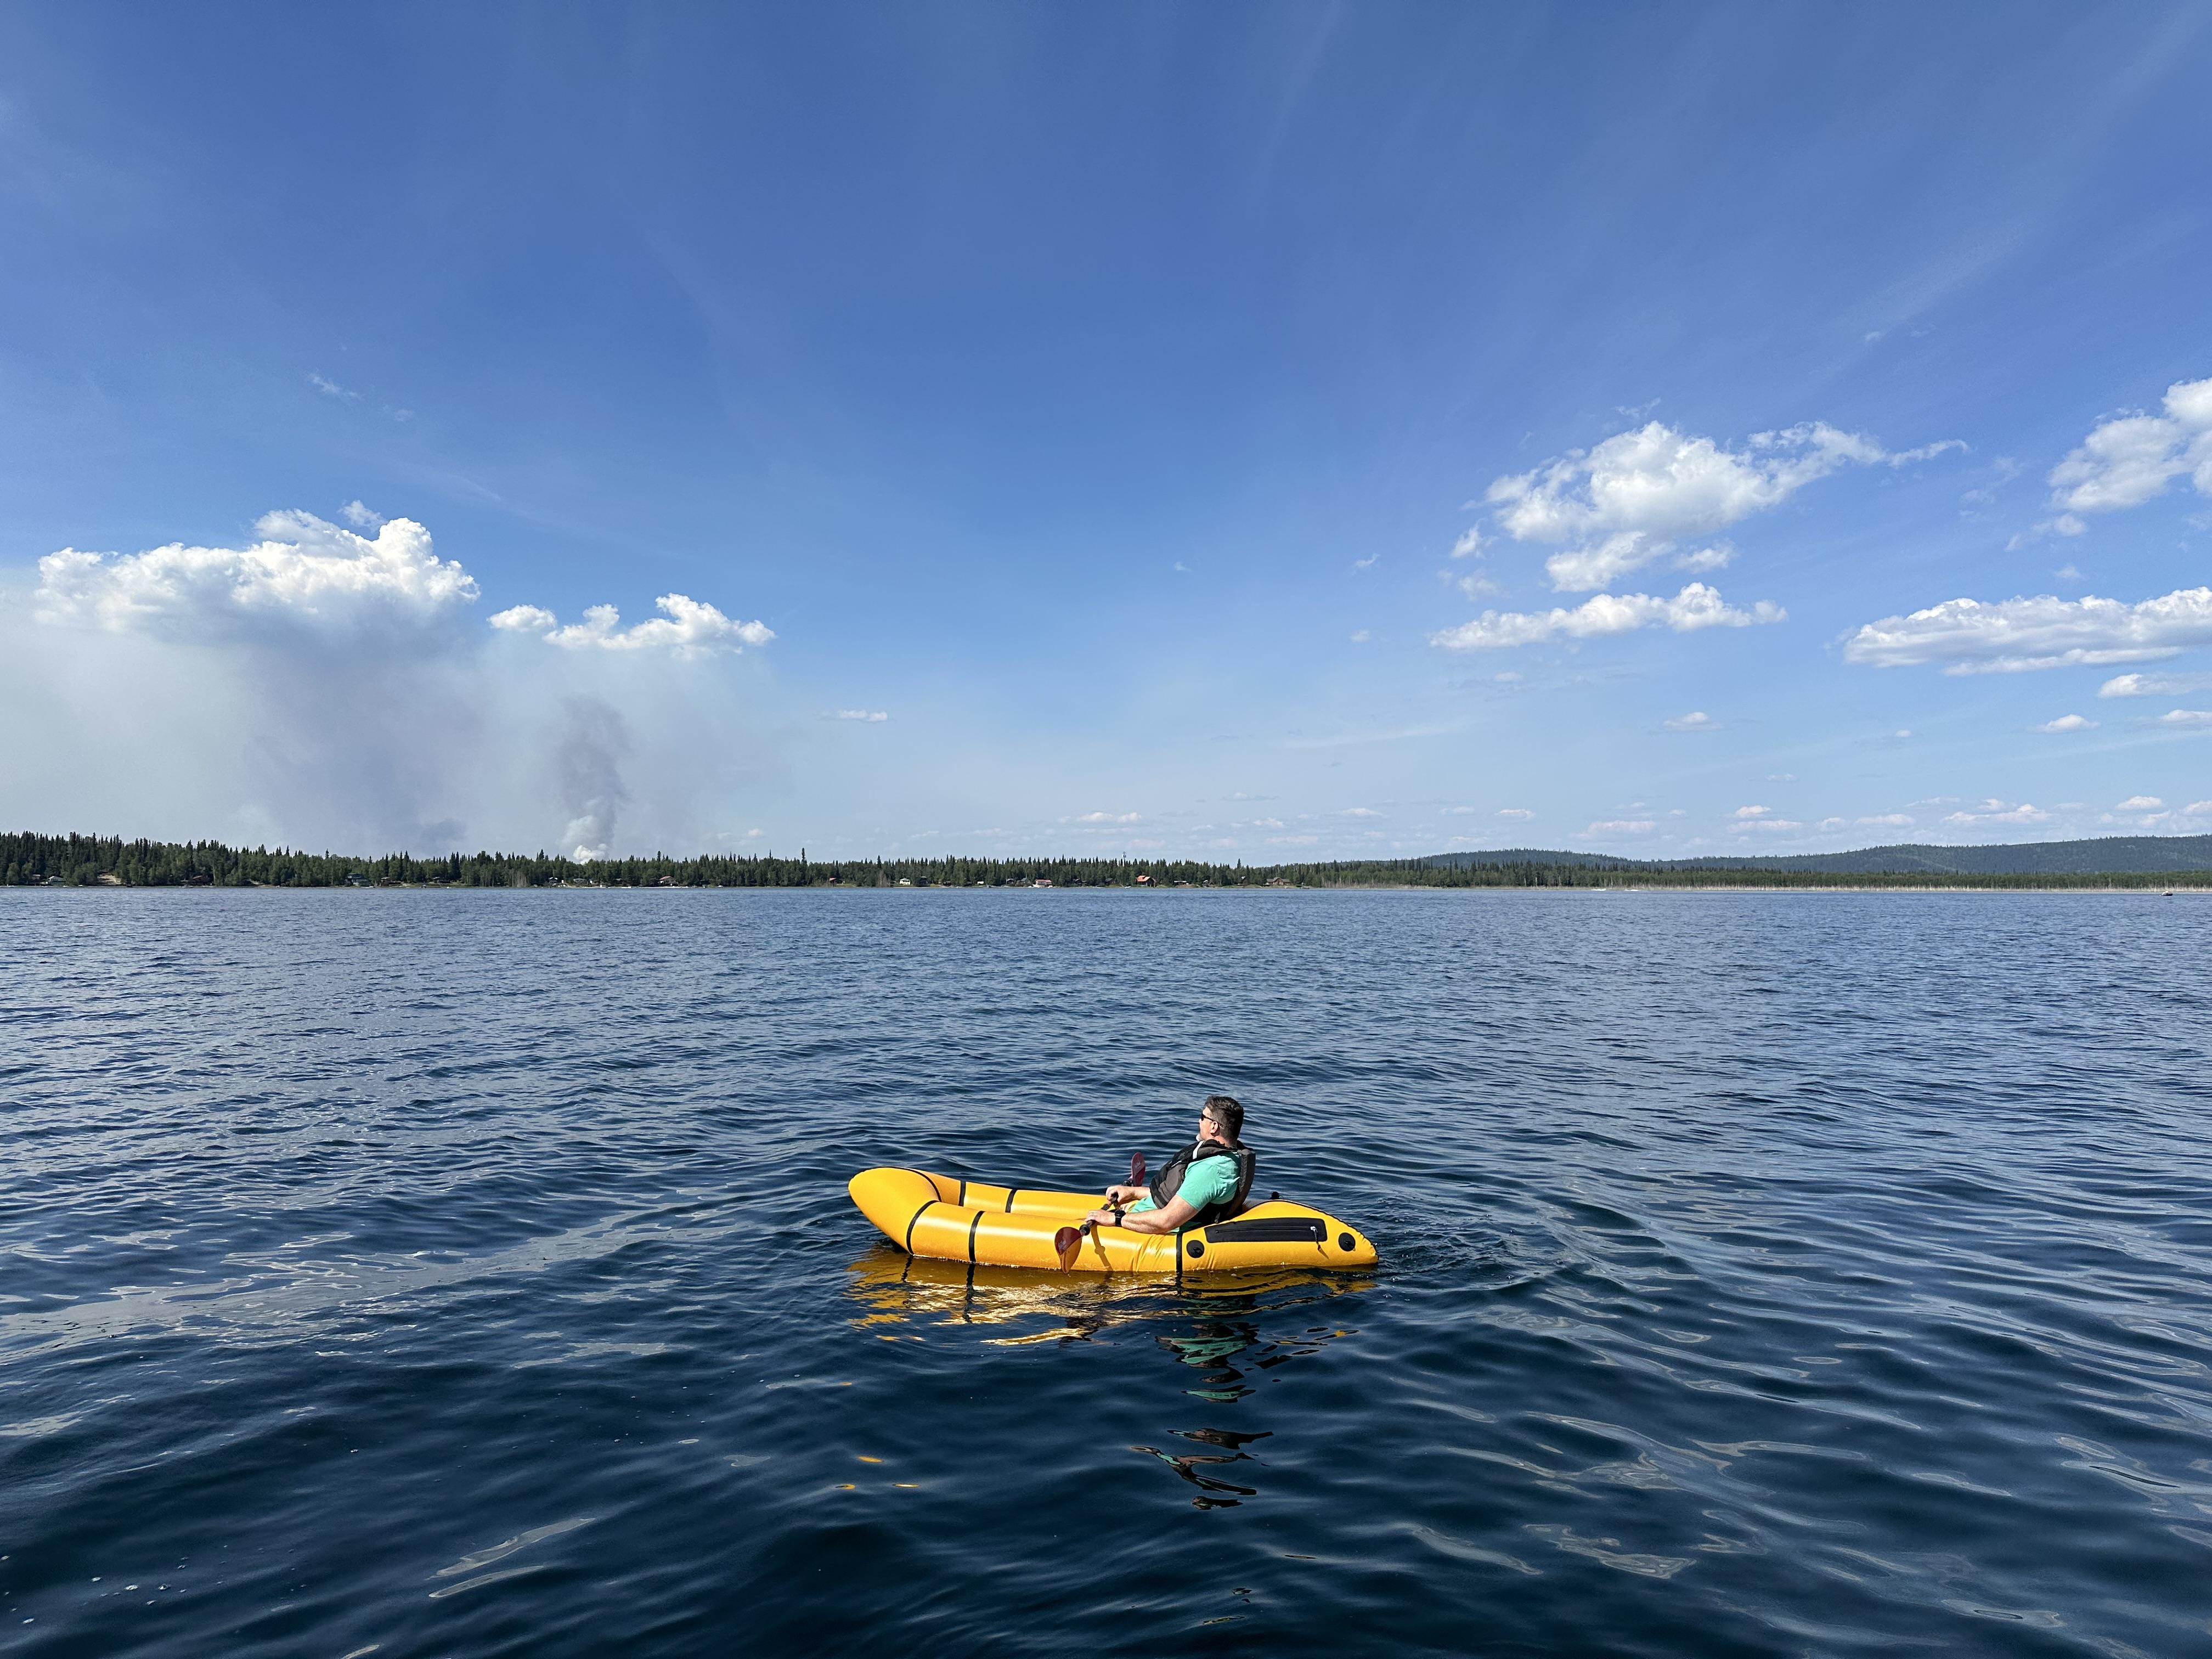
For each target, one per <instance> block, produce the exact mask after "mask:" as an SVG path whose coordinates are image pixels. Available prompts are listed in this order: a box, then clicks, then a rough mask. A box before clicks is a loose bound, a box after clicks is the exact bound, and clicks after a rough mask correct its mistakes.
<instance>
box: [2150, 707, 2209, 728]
mask: <svg viewBox="0 0 2212 1659" xmlns="http://www.w3.org/2000/svg"><path fill="white" fill-rule="evenodd" d="M2158 723H2159V724H2160V726H2212V708H2175V709H2170V710H2168V711H2167V712H2166V713H2165V714H2160V716H2159V717H2158Z"/></svg>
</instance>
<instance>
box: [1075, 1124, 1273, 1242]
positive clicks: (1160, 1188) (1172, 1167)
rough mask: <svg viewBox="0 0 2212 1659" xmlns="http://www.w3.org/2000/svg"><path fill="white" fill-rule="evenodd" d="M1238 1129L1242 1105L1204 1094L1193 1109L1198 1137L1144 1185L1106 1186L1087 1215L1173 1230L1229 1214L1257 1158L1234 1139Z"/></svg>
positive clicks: (1137, 1228)
mask: <svg viewBox="0 0 2212 1659" xmlns="http://www.w3.org/2000/svg"><path fill="white" fill-rule="evenodd" d="M1243 1128H1244V1109H1243V1107H1242V1106H1240V1105H1238V1104H1237V1103H1236V1101H1234V1100H1232V1099H1231V1097H1229V1096H1227V1095H1208V1096H1207V1097H1206V1103H1205V1104H1204V1105H1203V1106H1201V1107H1200V1108H1199V1110H1198V1139H1196V1140H1194V1141H1192V1142H1191V1143H1190V1145H1189V1146H1186V1147H1184V1148H1183V1149H1182V1151H1181V1152H1177V1153H1176V1155H1175V1156H1174V1157H1173V1158H1170V1159H1169V1160H1168V1163H1167V1167H1166V1168H1165V1169H1164V1170H1161V1171H1160V1172H1159V1174H1158V1175H1157V1176H1153V1177H1152V1181H1151V1182H1150V1183H1149V1185H1147V1186H1143V1187H1109V1188H1107V1189H1106V1203H1107V1206H1108V1207H1106V1208H1104V1209H1102V1210H1093V1211H1091V1214H1090V1217H1089V1219H1091V1221H1094V1222H1097V1223H1098V1224H1099V1225H1108V1226H1115V1227H1125V1228H1127V1230H1128V1231H1131V1232H1133V1233H1179V1232H1181V1231H1183V1230H1184V1229H1185V1228H1187V1227H1203V1226H1206V1225H1208V1224H1210V1223H1212V1222H1216V1221H1222V1220H1225V1219H1227V1218H1229V1217H1231V1216H1232V1215H1235V1214H1236V1213H1237V1212H1238V1211H1239V1210H1241V1209H1243V1207H1244V1195H1245V1194H1247V1193H1249V1192H1250V1191H1251V1190H1252V1172H1253V1170H1254V1168H1255V1164H1256V1161H1257V1160H1256V1159H1255V1156H1254V1154H1253V1152H1252V1150H1251V1148H1249V1146H1245V1145H1244V1144H1243V1141H1242V1140H1241V1139H1239V1136H1240V1135H1241V1134H1242V1133H1243Z"/></svg>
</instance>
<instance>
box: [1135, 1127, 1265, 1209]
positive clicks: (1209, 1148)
mask: <svg viewBox="0 0 2212 1659" xmlns="http://www.w3.org/2000/svg"><path fill="white" fill-rule="evenodd" d="M1201 1158H1235V1159H1236V1160H1237V1187H1236V1190H1234V1191H1233V1192H1231V1194H1229V1196H1228V1197H1226V1198H1224V1199H1218V1200H1215V1201H1214V1202H1213V1203H1212V1204H1207V1205H1205V1206H1201V1207H1200V1210H1199V1212H1198V1213H1197V1214H1196V1215H1194V1216H1193V1217H1191V1218H1190V1219H1189V1220H1188V1221H1186V1222H1184V1223H1183V1224H1182V1225H1184V1226H1185V1227H1187V1228H1188V1227H1203V1226H1206V1225H1208V1224H1210V1223H1212V1222H1216V1221H1220V1220H1224V1219H1225V1218H1228V1217H1230V1216H1232V1215H1235V1214H1236V1213H1237V1212H1238V1211H1240V1210H1242V1209H1243V1207H1244V1196H1245V1194H1248V1193H1249V1192H1250V1191H1251V1190H1252V1177H1253V1176H1254V1175H1255V1173H1257V1172H1258V1170H1259V1167H1260V1155H1259V1154H1258V1153H1257V1152H1254V1151H1253V1150H1252V1149H1251V1148H1250V1147H1249V1146H1223V1145H1222V1144H1221V1143H1220V1142H1219V1141H1218V1140H1194V1141H1192V1142H1191V1143H1190V1145H1189V1146H1186V1147H1184V1148H1183V1149H1182V1151H1181V1152H1177V1153H1176V1155H1175V1156H1174V1157H1173V1158H1170V1159H1169V1160H1168V1164H1167V1168H1165V1169H1164V1170H1161V1171H1160V1172H1159V1173H1158V1175H1156V1176H1153V1177H1152V1202H1153V1203H1154V1204H1156V1205H1158V1206H1160V1207H1161V1208H1163V1209H1164V1208H1166V1206H1167V1201H1168V1200H1170V1199H1171V1198H1173V1197H1174V1196H1175V1195H1176V1194H1177V1193H1178V1192H1180V1191H1182V1178H1183V1176H1185V1175H1186V1174H1187V1173H1188V1171H1189V1170H1190V1166H1191V1165H1192V1164H1195V1163H1197V1162H1198V1161H1199V1160H1200V1159H1201Z"/></svg>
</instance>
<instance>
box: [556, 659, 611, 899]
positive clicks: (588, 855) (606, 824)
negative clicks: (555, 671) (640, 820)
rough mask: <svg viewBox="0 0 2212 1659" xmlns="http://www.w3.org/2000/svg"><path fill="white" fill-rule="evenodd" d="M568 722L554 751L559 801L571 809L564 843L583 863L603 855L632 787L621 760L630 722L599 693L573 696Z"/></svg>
mask: <svg viewBox="0 0 2212 1659" xmlns="http://www.w3.org/2000/svg"><path fill="white" fill-rule="evenodd" d="M566 714H567V725H566V726H565V729H564V730H563V731H562V736H561V740H560V744H559V745H558V747H557V748H556V750H555V754H554V767H555V770H556V775H558V777H559V780H560V790H561V804H562V806H563V807H564V808H565V809H566V810H567V811H568V813H569V818H568V828H566V829H563V830H562V832H561V843H562V846H563V847H564V848H567V849H568V856H569V857H570V858H573V859H574V860H577V861H578V862H580V863H586V862H589V861H590V860H592V859H601V858H605V856H606V855H607V854H608V852H609V851H610V850H611V848H613V846H614V840H615V826H616V823H617V819H618V818H619V817H620V815H621V811H622V809H623V805H625V804H626V803H627V802H628V801H629V791H628V790H627V789H625V788H623V780H622V763H623V759H624V758H625V757H627V756H628V755H629V749H630V741H629V726H627V725H625V724H624V723H623V717H622V714H621V713H620V712H619V711H618V710H617V709H616V708H614V707H613V705H611V704H610V703H607V702H602V701H601V700H600V699H599V698H597V697H570V698H569V699H568V702H567V704H566Z"/></svg>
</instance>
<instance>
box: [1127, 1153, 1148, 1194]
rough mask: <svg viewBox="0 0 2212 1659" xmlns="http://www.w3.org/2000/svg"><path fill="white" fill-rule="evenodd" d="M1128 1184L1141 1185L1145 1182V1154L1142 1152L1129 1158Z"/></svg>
mask: <svg viewBox="0 0 2212 1659" xmlns="http://www.w3.org/2000/svg"><path fill="white" fill-rule="evenodd" d="M1129 1184H1130V1185H1131V1186H1132V1187H1141V1186H1143V1185H1144V1184H1145V1155H1144V1154H1143V1153H1142V1152H1139V1153H1137V1154H1136V1155H1135V1156H1134V1157H1133V1158H1130V1160H1129Z"/></svg>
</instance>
